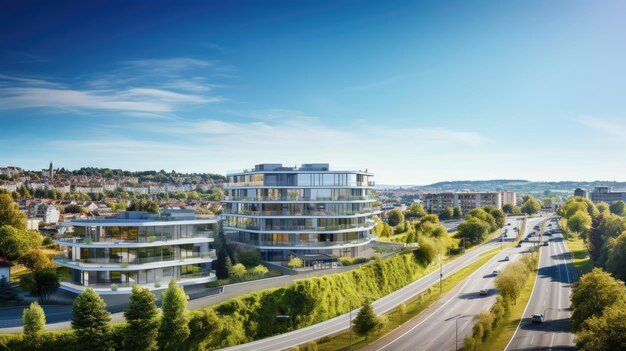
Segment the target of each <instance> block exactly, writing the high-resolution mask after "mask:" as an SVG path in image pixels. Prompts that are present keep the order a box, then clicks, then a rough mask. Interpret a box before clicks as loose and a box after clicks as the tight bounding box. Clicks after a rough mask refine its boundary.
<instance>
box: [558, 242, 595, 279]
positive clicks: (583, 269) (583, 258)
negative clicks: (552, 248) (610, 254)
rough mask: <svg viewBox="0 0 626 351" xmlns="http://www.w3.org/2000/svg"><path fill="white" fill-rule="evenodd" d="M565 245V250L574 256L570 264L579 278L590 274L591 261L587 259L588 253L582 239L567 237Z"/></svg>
mask: <svg viewBox="0 0 626 351" xmlns="http://www.w3.org/2000/svg"><path fill="white" fill-rule="evenodd" d="M565 243H566V244H567V249H568V250H569V251H570V252H571V253H572V254H573V255H574V260H573V262H572V263H573V264H574V268H576V270H577V271H578V275H579V276H581V275H583V274H586V273H589V272H591V269H592V268H593V261H591V258H590V257H589V251H588V250H587V247H586V246H585V242H584V241H583V239H581V238H579V237H577V236H574V235H568V238H567V240H565Z"/></svg>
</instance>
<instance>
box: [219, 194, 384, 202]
mask: <svg viewBox="0 0 626 351" xmlns="http://www.w3.org/2000/svg"><path fill="white" fill-rule="evenodd" d="M224 200H226V201H364V200H376V195H371V196H369V195H368V196H339V197H320V196H318V197H304V196H294V197H287V196H285V197H270V196H225V197H224Z"/></svg>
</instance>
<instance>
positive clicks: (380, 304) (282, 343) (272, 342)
mask: <svg viewBox="0 0 626 351" xmlns="http://www.w3.org/2000/svg"><path fill="white" fill-rule="evenodd" d="M531 221H534V222H532V223H535V222H537V221H538V219H536V220H529V225H528V226H532V225H531V224H530V223H531ZM507 223H511V225H507V226H506V228H512V227H514V226H516V225H518V222H517V220H516V219H510V220H508V221H507ZM533 225H534V224H533ZM528 226H527V228H528ZM514 235H515V234H514V233H513V230H512V229H509V236H510V237H513V236H514ZM499 245H500V242H499V240H498V239H494V240H492V241H491V242H489V243H487V244H484V245H481V246H478V247H476V248H474V249H472V250H469V251H468V252H467V253H466V254H464V255H463V256H461V257H459V258H457V259H456V260H454V261H452V262H450V263H447V264H445V265H444V266H443V277H444V278H445V277H447V276H449V275H451V274H453V273H455V272H457V271H458V270H460V269H461V268H463V267H465V266H467V265H469V264H471V263H473V262H475V261H476V260H478V259H479V258H480V255H481V254H482V253H484V252H486V251H489V250H491V249H493V248H496V247H498V246H499ZM438 281H439V270H437V271H435V272H432V273H430V274H427V275H426V276H424V277H422V278H420V279H418V280H417V281H415V282H413V283H411V284H409V285H407V286H406V287H404V288H402V289H399V290H397V291H395V292H393V293H391V294H389V295H387V296H384V297H382V298H381V299H379V300H376V301H374V303H373V304H372V305H373V307H374V310H375V311H376V313H378V314H380V313H385V312H388V311H390V310H392V309H394V308H395V307H396V306H397V305H399V304H401V303H403V302H406V301H407V300H410V299H412V298H413V297H415V296H417V295H418V294H420V293H421V292H423V291H424V290H426V289H427V288H428V287H430V286H431V285H433V284H435V283H437V282H438ZM355 312H356V310H355V311H353V314H352V316H353V317H354V316H355V315H356V313H355ZM349 323H350V319H349V314H347V313H346V314H344V315H341V316H338V317H335V318H333V319H330V320H328V321H325V322H321V323H318V324H315V325H312V326H309V327H306V328H302V329H298V330H295V331H292V332H289V333H285V334H280V335H276V336H273V337H270V338H266V339H262V340H257V341H253V342H250V343H247V344H242V345H238V346H234V347H230V348H228V349H226V350H231V351H234V350H238V351H239V350H241V351H252V350H254V351H275V350H283V349H287V348H290V347H292V346H296V345H300V344H305V343H307V342H309V341H312V340H316V339H319V338H321V337H323V336H327V335H331V334H335V333H337V332H339V331H342V330H345V329H347V328H348V327H349V325H350V324H349Z"/></svg>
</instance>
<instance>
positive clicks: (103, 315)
mask: <svg viewBox="0 0 626 351" xmlns="http://www.w3.org/2000/svg"><path fill="white" fill-rule="evenodd" d="M105 307H106V304H105V303H104V301H103V300H102V298H101V297H100V295H98V293H97V292H95V291H94V290H93V289H91V288H87V289H85V291H83V292H82V293H80V294H79V295H78V296H77V297H76V299H74V306H73V307H72V329H73V330H74V334H75V335H76V339H77V340H76V341H77V345H80V347H81V349H83V350H110V349H111V344H110V335H109V322H110V321H111V314H110V313H109V312H108V311H107V310H105V309H104V308H105Z"/></svg>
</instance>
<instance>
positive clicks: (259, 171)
mask: <svg viewBox="0 0 626 351" xmlns="http://www.w3.org/2000/svg"><path fill="white" fill-rule="evenodd" d="M228 180H229V182H228V183H227V184H226V185H225V187H224V189H225V191H226V196H225V200H224V204H223V207H224V212H223V216H224V229H225V230H226V232H227V234H228V236H229V238H230V239H231V240H234V241H237V242H240V243H243V244H247V245H252V246H256V247H259V248H260V249H261V253H262V255H263V257H264V259H269V260H273V258H276V257H283V258H284V257H286V256H285V255H284V249H283V248H285V247H288V248H290V249H291V250H296V251H297V250H306V252H314V251H318V250H322V251H323V252H325V253H335V254H338V255H340V256H343V255H347V256H354V255H356V254H358V249H357V247H358V246H361V245H364V244H366V243H368V242H369V241H371V240H372V239H373V236H372V228H373V226H374V221H373V220H372V216H373V215H374V213H376V211H377V209H376V208H374V207H373V206H372V203H373V202H374V201H375V196H374V194H373V193H372V187H373V175H372V174H370V173H367V172H362V171H333V170H330V169H329V166H328V165H327V164H307V165H302V166H301V167H283V166H282V165H281V164H262V165H257V166H255V168H254V171H249V172H246V173H236V174H229V175H228ZM289 217H294V218H289ZM272 247H281V249H276V250H272ZM326 248H328V249H326ZM351 248H354V250H353V249H351ZM274 251H276V252H279V254H276V255H275V254H274V253H272V252H274Z"/></svg>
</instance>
